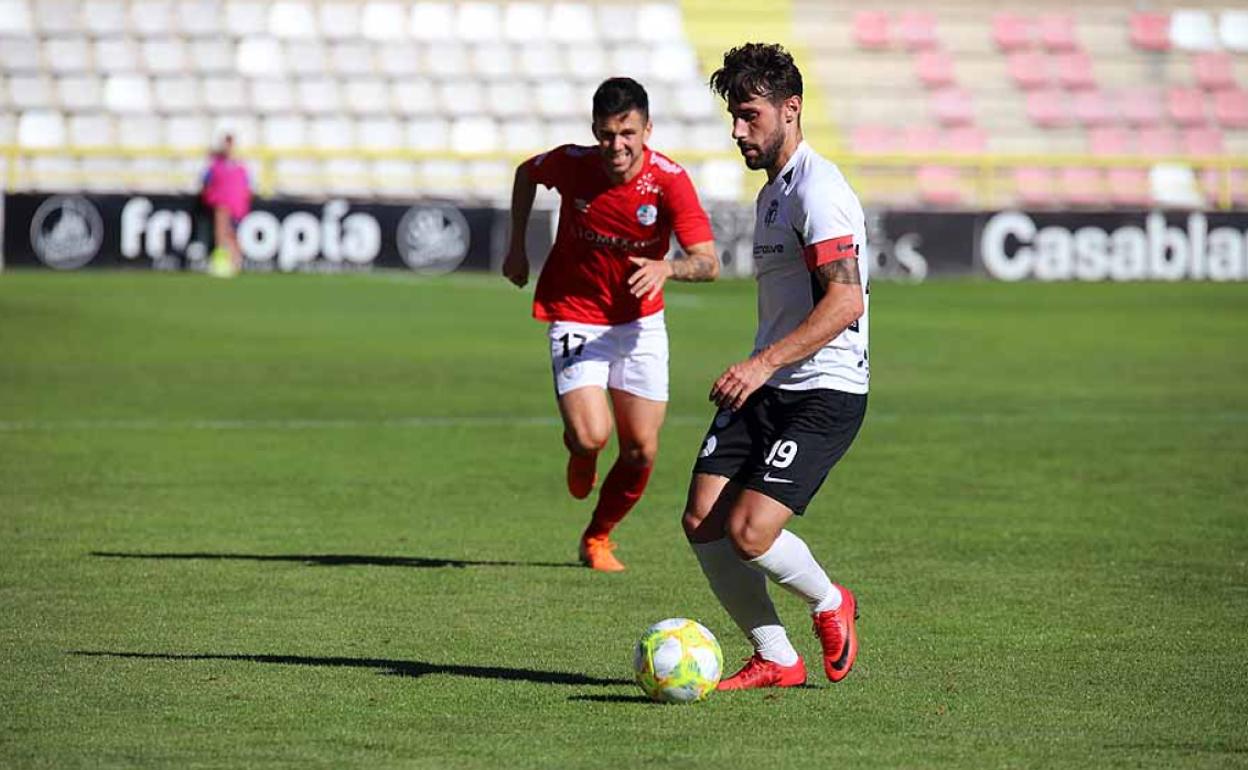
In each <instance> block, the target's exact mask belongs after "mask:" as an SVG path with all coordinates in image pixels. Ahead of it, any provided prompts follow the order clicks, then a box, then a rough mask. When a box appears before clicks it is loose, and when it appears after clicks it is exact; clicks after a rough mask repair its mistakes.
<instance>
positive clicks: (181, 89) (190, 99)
mask: <svg viewBox="0 0 1248 770" xmlns="http://www.w3.org/2000/svg"><path fill="white" fill-rule="evenodd" d="M152 96H153V97H155V101H156V109H157V110H159V111H160V112H164V113H178V112H197V111H199V110H200V109H201V108H202V107H203V99H202V96H203V94H202V92H201V89H200V84H199V79H198V78H193V77H190V76H189V75H178V76H174V77H160V78H155V79H154V80H153V81H152Z"/></svg>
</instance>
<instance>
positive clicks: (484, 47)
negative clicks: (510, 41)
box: [472, 42, 516, 78]
mask: <svg viewBox="0 0 1248 770" xmlns="http://www.w3.org/2000/svg"><path fill="white" fill-rule="evenodd" d="M472 69H473V71H474V72H476V73H477V74H478V75H480V76H482V77H488V78H501V77H508V76H510V75H511V74H513V73H514V72H515V71H516V62H515V59H514V58H513V57H512V54H511V46H509V45H507V44H506V43H498V42H493V43H478V44H476V45H474V46H472Z"/></svg>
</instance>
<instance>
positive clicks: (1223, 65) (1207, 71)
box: [1192, 53, 1235, 91]
mask: <svg viewBox="0 0 1248 770" xmlns="http://www.w3.org/2000/svg"><path fill="white" fill-rule="evenodd" d="M1192 74H1193V75H1194V76H1195V78H1196V85H1198V86H1200V87H1201V88H1203V89H1205V90H1207V91H1217V90H1220V89H1223V88H1231V87H1233V86H1234V85H1235V75H1234V69H1233V60H1232V59H1231V55H1230V54H1228V53H1198V54H1196V55H1195V57H1194V58H1193V59H1192Z"/></svg>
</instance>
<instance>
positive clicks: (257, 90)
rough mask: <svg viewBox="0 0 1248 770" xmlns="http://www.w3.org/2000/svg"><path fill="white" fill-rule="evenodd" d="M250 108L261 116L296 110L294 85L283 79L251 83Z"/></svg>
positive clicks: (261, 80) (262, 79) (257, 80)
mask: <svg viewBox="0 0 1248 770" xmlns="http://www.w3.org/2000/svg"><path fill="white" fill-rule="evenodd" d="M250 85H251V106H252V108H253V109H254V110H255V111H256V112H258V113H260V114H261V115H273V114H284V113H288V112H294V111H295V110H296V109H297V108H298V104H297V103H296V102H295V88H294V85H293V84H292V83H291V82H290V81H289V80H286V79H284V78H257V79H255V80H252V81H251V84H250Z"/></svg>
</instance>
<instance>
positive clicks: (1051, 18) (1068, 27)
mask: <svg viewBox="0 0 1248 770" xmlns="http://www.w3.org/2000/svg"><path fill="white" fill-rule="evenodd" d="M1036 27H1037V29H1038V31H1039V33H1040V44H1041V45H1043V46H1044V47H1045V48H1047V49H1048V50H1050V51H1073V50H1075V49H1076V48H1078V47H1079V43H1078V41H1077V40H1075V17H1074V16H1071V15H1070V14H1068V13H1047V14H1044V15H1042V16H1041V17H1040V18H1039V19H1037V21H1036Z"/></svg>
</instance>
